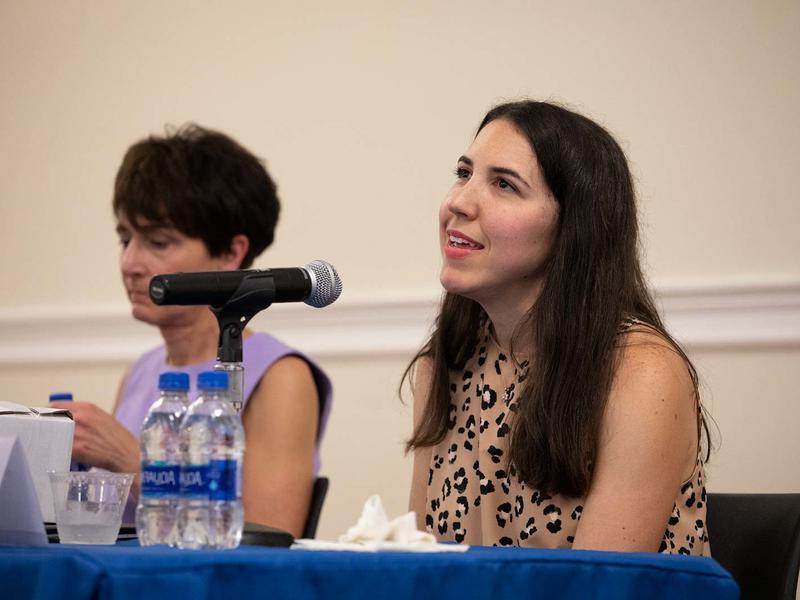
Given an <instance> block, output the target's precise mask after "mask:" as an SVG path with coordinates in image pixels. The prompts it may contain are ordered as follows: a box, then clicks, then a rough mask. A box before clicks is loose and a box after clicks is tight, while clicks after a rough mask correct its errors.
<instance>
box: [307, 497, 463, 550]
mask: <svg viewBox="0 0 800 600" xmlns="http://www.w3.org/2000/svg"><path fill="white" fill-rule="evenodd" d="M292 548H302V549H305V550H352V551H357V552H377V551H378V550H389V551H394V552H464V551H465V550H467V549H468V548H469V546H465V545H461V544H437V543H436V538H434V537H433V536H432V535H431V534H430V533H425V532H423V531H418V530H417V517H416V514H415V513H413V512H409V513H406V514H404V515H402V516H400V517H397V518H396V519H392V520H391V521H390V520H389V519H388V518H387V516H386V511H385V510H384V508H383V502H381V497H380V496H378V495H375V496H370V497H369V498H367V501H366V502H365V503H364V509H363V510H362V511H361V516H360V517H359V519H358V522H357V523H356V524H355V525H353V526H352V527H351V528H350V529H348V530H347V533H345V534H344V535H340V536H339V541H338V542H326V541H324V540H306V539H301V540H295V542H294V544H293V545H292Z"/></svg>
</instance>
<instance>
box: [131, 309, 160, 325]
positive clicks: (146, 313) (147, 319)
mask: <svg viewBox="0 0 800 600" xmlns="http://www.w3.org/2000/svg"><path fill="white" fill-rule="evenodd" d="M154 309H155V307H154V306H142V305H141V304H132V305H131V316H132V317H133V318H134V319H136V320H137V321H141V322H142V323H147V324H149V325H157V324H158V323H157V322H156V318H155V314H154V312H155V311H154Z"/></svg>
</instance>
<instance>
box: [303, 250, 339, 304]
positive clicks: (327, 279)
mask: <svg viewBox="0 0 800 600" xmlns="http://www.w3.org/2000/svg"><path fill="white" fill-rule="evenodd" d="M304 268H305V270H306V271H307V272H308V276H309V277H310V278H311V292H310V293H309V294H308V297H307V298H306V299H305V300H304V302H305V303H306V304H308V305H309V306H313V307H315V308H322V307H323V306H328V305H329V304H333V303H334V302H336V299H337V298H338V297H339V296H340V295H341V293H342V280H341V279H340V278H339V274H338V273H337V272H336V269H335V268H334V266H333V265H332V264H330V263H326V262H325V261H324V260H312V261H311V262H310V263H308V264H307V265H306V266H305V267H304Z"/></svg>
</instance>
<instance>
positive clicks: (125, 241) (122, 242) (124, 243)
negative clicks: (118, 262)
mask: <svg viewBox="0 0 800 600" xmlns="http://www.w3.org/2000/svg"><path fill="white" fill-rule="evenodd" d="M130 243H131V241H130V239H128V238H119V245H120V246H122V247H123V248H127V247H128V244H130Z"/></svg>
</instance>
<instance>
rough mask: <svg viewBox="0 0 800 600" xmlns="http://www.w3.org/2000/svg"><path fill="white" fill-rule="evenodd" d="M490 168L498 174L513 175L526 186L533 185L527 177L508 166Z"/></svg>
mask: <svg viewBox="0 0 800 600" xmlns="http://www.w3.org/2000/svg"><path fill="white" fill-rule="evenodd" d="M489 170H490V171H491V172H492V173H497V174H498V175H511V177H513V178H514V179H517V180H518V181H519V182H520V183H523V184H524V185H525V187H527V188H529V187H531V186H530V184H529V183H528V182H527V181H525V179H524V178H523V177H522V175H520V174H519V173H517V172H516V171H515V170H514V169H509V168H508V167H489Z"/></svg>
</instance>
